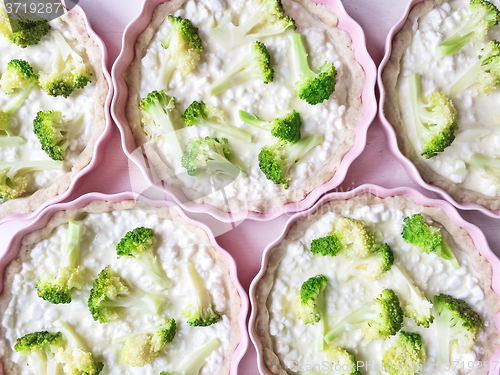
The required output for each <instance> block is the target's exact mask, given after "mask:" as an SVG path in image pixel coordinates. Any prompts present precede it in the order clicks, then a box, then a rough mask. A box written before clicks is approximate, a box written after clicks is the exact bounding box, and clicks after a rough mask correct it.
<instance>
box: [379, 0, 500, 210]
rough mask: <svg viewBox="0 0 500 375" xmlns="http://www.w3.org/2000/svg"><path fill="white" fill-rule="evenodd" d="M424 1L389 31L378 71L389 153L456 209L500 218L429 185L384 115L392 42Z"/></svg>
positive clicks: (382, 118)
mask: <svg viewBox="0 0 500 375" xmlns="http://www.w3.org/2000/svg"><path fill="white" fill-rule="evenodd" d="M422 1H423V0H411V1H410V2H409V3H408V6H407V7H406V10H405V13H404V15H403V17H402V18H401V20H400V21H399V22H398V23H397V24H396V25H394V26H393V27H392V28H391V30H390V31H389V35H387V39H386V42H385V53H384V59H383V60H382V62H381V63H380V66H379V69H378V77H377V81H378V87H379V90H380V102H379V117H380V121H381V122H382V128H383V129H384V132H385V134H386V138H387V142H388V143H389V151H390V152H391V153H392V154H393V155H394V157H395V158H396V159H397V160H398V161H399V162H400V163H401V164H402V166H403V168H404V169H405V171H406V173H407V174H408V176H409V177H410V178H411V179H412V180H413V181H415V182H416V183H417V184H418V185H420V186H422V187H423V188H424V189H427V190H430V191H433V192H435V193H438V194H440V195H441V196H443V198H445V199H446V200H447V201H448V202H451V203H452V204H453V205H454V206H455V207H458V208H460V209H462V210H478V211H481V212H482V213H483V214H485V215H488V216H490V217H493V218H500V210H498V211H491V210H488V209H487V208H485V207H483V206H480V205H479V204H475V203H469V202H467V203H463V202H457V201H456V200H455V199H453V198H452V197H451V196H450V195H449V194H448V193H447V192H446V191H444V190H443V189H441V188H439V187H437V186H433V185H430V184H428V183H427V182H426V181H424V180H423V178H422V176H421V175H420V173H419V171H418V169H417V168H416V167H415V165H414V164H413V163H412V162H411V161H410V160H409V159H408V158H407V157H406V156H404V155H403V154H402V153H401V151H400V150H399V147H398V142H397V138H396V132H395V131H394V128H393V127H392V125H391V124H390V123H389V121H388V120H387V118H386V117H385V115H384V103H385V89H384V84H383V82H382V73H383V72H384V68H385V66H386V65H387V62H388V61H389V58H390V57H391V53H392V40H393V39H394V36H395V35H396V34H397V33H398V31H399V30H401V28H402V27H403V25H404V23H405V22H406V19H407V18H408V15H409V14H410V11H411V10H412V8H413V7H414V6H415V5H416V4H418V3H420V2H422Z"/></svg>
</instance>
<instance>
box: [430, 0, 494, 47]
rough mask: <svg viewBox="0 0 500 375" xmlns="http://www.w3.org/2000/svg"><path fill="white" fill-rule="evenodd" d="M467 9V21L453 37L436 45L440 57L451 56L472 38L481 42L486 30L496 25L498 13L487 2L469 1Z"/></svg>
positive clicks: (483, 0) (479, 0) (480, 0)
mask: <svg viewBox="0 0 500 375" xmlns="http://www.w3.org/2000/svg"><path fill="white" fill-rule="evenodd" d="M469 9H470V13H471V14H470V18H469V21H467V23H466V24H465V25H464V26H462V28H461V29H460V30H459V31H457V33H456V34H455V35H453V36H452V37H451V38H449V39H447V40H445V41H444V42H441V43H439V44H438V45H437V47H436V52H437V53H438V54H439V55H440V56H448V55H453V54H454V53H455V52H457V51H459V50H460V49H461V48H462V47H463V46H465V45H466V44H467V43H469V41H470V39H471V38H472V37H473V36H474V37H476V38H478V39H480V40H483V39H484V38H485V37H486V34H487V33H488V30H489V29H490V28H492V27H493V26H496V25H498V19H499V16H500V12H499V11H498V9H497V7H496V6H495V5H493V4H492V3H490V2H489V1H486V0H471V2H470V3H469Z"/></svg>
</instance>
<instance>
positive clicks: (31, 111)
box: [0, 4, 111, 218]
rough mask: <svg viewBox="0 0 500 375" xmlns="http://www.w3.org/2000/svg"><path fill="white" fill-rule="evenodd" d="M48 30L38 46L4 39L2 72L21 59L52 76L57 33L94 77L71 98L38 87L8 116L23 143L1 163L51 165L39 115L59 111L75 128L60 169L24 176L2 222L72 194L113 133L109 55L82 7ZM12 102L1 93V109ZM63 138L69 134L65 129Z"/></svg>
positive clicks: (0, 42)
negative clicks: (23, 183)
mask: <svg viewBox="0 0 500 375" xmlns="http://www.w3.org/2000/svg"><path fill="white" fill-rule="evenodd" d="M0 7H3V4H0ZM49 25H50V26H51V29H50V30H49V31H48V33H47V34H46V35H44V36H43V37H42V38H41V40H40V41H39V42H38V43H37V44H35V45H28V46H27V47H25V48H21V47H20V46H18V45H16V44H11V43H10V42H9V40H8V38H6V37H4V36H3V35H1V34H0V48H1V49H2V55H1V57H0V71H1V72H2V73H5V70H6V67H7V64H8V63H9V62H10V61H11V60H14V59H19V60H24V61H26V62H28V63H29V64H30V65H31V66H32V68H33V70H34V72H35V73H36V74H38V76H40V74H46V75H48V74H49V72H50V71H51V69H52V60H51V59H52V56H56V52H55V51H57V47H56V41H55V39H54V37H53V35H54V34H55V33H57V34H58V35H60V36H61V37H62V38H64V39H65V41H66V42H67V44H68V46H69V48H70V49H72V50H73V51H74V52H76V53H77V54H78V55H79V56H80V58H81V59H82V61H83V63H84V64H85V67H86V68H88V70H89V71H90V72H91V74H92V75H91V76H90V82H89V83H87V84H86V85H85V87H84V88H80V89H76V90H74V91H73V92H72V93H71V94H70V95H69V96H67V97H64V96H61V95H59V96H51V95H49V94H47V93H46V92H45V90H44V89H43V88H42V87H41V86H38V84H37V85H35V87H34V88H33V89H32V90H31V92H30V94H29V96H28V98H27V99H26V100H25V102H24V103H23V104H22V106H21V107H20V108H19V109H18V110H17V111H16V112H14V113H13V114H12V115H11V116H10V131H11V135H15V136H21V137H22V138H24V139H25V143H24V144H22V145H19V146H16V147H1V149H0V159H1V161H2V162H21V163H22V162H26V165H28V166H29V163H30V161H36V162H52V160H51V157H50V156H49V155H48V153H47V152H46V151H44V150H43V149H42V145H41V142H40V141H39V139H38V137H37V135H36V134H35V133H34V125H33V121H34V120H35V118H36V117H37V113H38V112H40V111H60V112H61V113H62V115H63V120H64V121H67V122H69V123H70V124H71V126H72V127H73V129H72V130H71V131H70V132H68V143H67V145H66V144H65V145H64V146H61V147H64V149H65V155H64V160H63V161H61V162H62V168H58V169H52V170H50V169H46V170H36V171H33V172H29V173H27V174H25V176H24V177H26V189H25V191H24V192H23V193H22V194H21V195H19V196H18V197H16V198H14V199H8V198H10V197H7V196H6V197H3V199H2V198H0V218H3V217H5V216H7V215H10V214H25V213H31V212H33V211H35V210H36V209H37V208H39V207H40V206H41V205H42V204H43V203H44V202H46V201H47V200H49V199H51V198H54V197H55V196H57V195H61V194H63V193H64V192H66V191H68V189H69V188H70V186H71V185H72V183H73V182H74V180H75V179H76V178H77V177H78V176H79V175H80V174H81V173H80V172H81V171H82V170H83V169H84V168H86V167H87V166H89V164H91V161H92V158H93V155H94V151H95V149H96V144H97V142H98V140H99V139H100V138H101V136H102V134H103V133H104V132H105V131H106V129H109V126H108V125H109V123H108V121H107V117H108V113H109V112H108V109H107V106H108V105H109V102H110V101H111V79H110V76H109V73H108V71H107V69H106V59H107V52H106V48H105V46H104V44H103V42H102V40H101V39H100V38H99V36H97V34H95V32H94V31H93V30H92V28H91V27H90V24H89V22H88V19H87V17H86V15H85V13H84V11H83V10H82V9H81V8H80V7H78V6H76V7H74V8H73V9H72V10H71V11H69V12H66V14H64V15H63V16H61V17H58V18H56V19H54V20H51V21H49ZM64 48H66V47H65V46H62V49H63V50H64ZM64 51H65V52H68V51H67V50H64ZM68 61H70V60H69V59H68ZM61 65H62V64H61ZM13 95H14V96H15V95H16V94H13ZM11 101H12V98H11V95H7V94H5V93H4V92H3V91H2V90H0V107H1V108H0V109H2V110H4V109H6V108H7V106H8V105H9V104H10V103H11ZM2 134H3V132H2ZM63 134H66V131H65V130H63ZM60 143H61V145H62V144H63V142H60ZM59 161H60V159H58V160H57V162H59ZM87 170H88V168H87ZM16 176H17V175H16ZM9 177H11V176H9ZM18 182H19V181H16V183H18ZM12 185H15V183H13V184H12ZM11 187H12V186H11ZM4 190H8V189H2V192H3V191H4Z"/></svg>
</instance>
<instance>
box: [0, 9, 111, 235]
mask: <svg viewBox="0 0 500 375" xmlns="http://www.w3.org/2000/svg"><path fill="white" fill-rule="evenodd" d="M72 12H75V13H76V14H78V15H79V16H80V17H81V19H82V20H83V22H84V24H85V28H86V31H87V33H88V36H89V38H90V39H91V40H92V41H93V42H94V43H95V44H96V45H97V47H98V48H99V49H100V52H101V56H102V59H101V65H102V72H103V74H104V79H105V81H106V83H107V85H108V93H107V95H106V98H105V102H104V118H105V123H106V125H105V127H104V128H103V129H100V131H101V133H100V134H99V136H98V138H97V140H96V141H95V144H94V147H93V149H91V150H87V149H85V151H84V152H87V153H88V152H89V151H90V152H91V157H92V158H91V160H90V162H89V163H88V164H87V165H86V166H84V167H83V168H81V170H79V171H77V172H76V173H75V172H73V171H71V172H69V174H71V176H70V177H71V181H70V182H69V183H68V185H67V186H68V187H67V190H66V191H63V192H60V193H59V195H56V194H57V191H52V190H50V191H49V190H48V191H47V192H45V198H46V200H45V201H44V202H43V203H42V204H41V205H39V206H36V205H35V204H34V203H36V202H31V201H28V203H29V204H26V205H24V207H23V208H22V209H21V210H20V209H19V205H18V204H17V203H18V202H16V200H12V201H7V202H6V203H5V204H4V205H10V204H12V203H13V204H14V205H13V206H12V207H11V208H2V209H0V225H1V224H2V223H4V222H5V221H10V220H20V219H22V220H31V219H33V218H35V217H36V216H37V215H38V213H39V212H41V211H42V210H43V209H44V208H45V207H48V206H50V205H52V204H54V203H57V202H62V201H64V200H65V199H67V198H68V197H70V196H71V194H72V193H73V192H74V191H75V190H76V189H77V188H78V185H79V184H78V180H79V179H80V178H81V177H82V176H84V175H86V174H87V173H89V172H91V171H92V170H94V169H96V168H97V167H98V166H99V164H100V162H101V161H100V159H101V158H102V157H103V156H104V155H105V154H106V150H105V149H104V147H102V143H103V142H104V140H105V139H106V138H108V137H109V135H110V134H111V132H112V120H111V114H110V111H109V107H110V104H111V99H112V97H113V84H112V80H111V75H110V74H109V71H108V68H107V63H108V52H107V49H106V45H105V44H104V42H103V41H102V39H101V38H100V37H99V35H97V34H96V32H95V31H94V30H93V29H92V26H91V25H90V22H89V20H88V18H87V15H86V14H85V12H84V11H83V9H82V8H81V7H80V6H78V5H77V6H75V7H74V8H73V9H72V10H71V11H70V13H72ZM90 141H92V139H91V140H90ZM65 176H66V175H65ZM49 186H50V185H49ZM46 188H47V187H45V188H43V190H45V189H46ZM39 191H40V190H39ZM29 198H31V196H29V197H26V198H19V200H21V199H29ZM40 200H41V198H39V200H37V202H39V201H40ZM35 210H36V212H34V211H35ZM7 215H8V216H7Z"/></svg>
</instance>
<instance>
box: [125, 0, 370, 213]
mask: <svg viewBox="0 0 500 375" xmlns="http://www.w3.org/2000/svg"><path fill="white" fill-rule="evenodd" d="M186 1H187V0H172V1H169V2H166V3H163V4H161V5H159V6H158V7H157V8H156V9H155V11H154V14H153V18H152V20H151V23H150V24H149V25H148V27H147V28H146V29H145V30H144V31H143V32H142V34H141V35H140V36H139V37H138V38H137V41H136V43H135V58H134V60H133V61H132V63H131V64H130V66H129V68H128V69H127V72H126V74H125V81H126V83H127V86H128V90H129V91H128V92H129V98H128V105H127V108H126V115H127V120H128V123H129V126H130V128H131V130H132V133H133V135H134V138H135V141H136V144H137V145H140V146H142V147H143V151H144V153H145V154H146V156H147V158H148V161H149V164H150V167H151V168H152V169H153V170H154V173H155V174H156V176H158V178H159V179H163V180H165V181H166V182H167V183H168V185H171V186H174V187H175V188H177V189H180V190H181V191H182V192H183V193H184V195H185V196H186V197H187V198H188V199H189V200H191V201H194V202H196V203H200V204H209V205H212V206H215V207H216V208H218V209H221V210H224V211H230V212H239V211H246V210H250V211H255V212H259V213H265V212H269V211H271V210H272V209H273V208H276V207H281V206H284V205H285V204H287V203H291V202H299V201H301V200H303V199H304V198H305V197H306V196H307V195H308V194H309V193H310V192H311V191H312V190H313V189H314V188H316V187H318V186H320V185H322V184H324V183H326V182H327V181H329V180H331V179H332V177H333V176H334V174H335V172H336V171H337V168H338V167H339V165H340V163H341V161H342V158H343V157H344V155H345V154H346V153H347V152H349V150H350V149H351V148H352V146H353V145H354V140H355V134H356V128H357V126H358V123H359V122H360V120H361V119H362V118H363V114H364V109H363V104H362V101H361V95H362V91H363V88H364V85H365V73H364V71H363V69H362V68H361V66H360V65H359V63H358V62H357V61H356V59H355V56H354V49H353V45H352V40H351V37H350V36H349V34H347V33H346V32H344V31H342V30H340V29H338V28H337V24H338V19H337V16H336V15H335V14H334V13H332V11H331V9H330V8H329V7H328V6H326V5H322V4H316V3H314V2H312V1H310V0H295V2H296V3H298V4H300V5H302V6H303V7H305V8H306V9H307V11H308V12H309V13H310V14H311V15H312V16H313V17H314V18H316V19H318V20H319V21H321V22H322V23H324V24H325V25H326V26H327V27H328V30H329V33H330V36H331V38H332V40H333V42H334V43H335V45H336V47H337V48H338V49H339V51H340V52H341V54H342V57H343V58H344V61H345V63H344V64H343V69H342V70H341V71H338V72H337V74H338V76H337V80H339V79H344V80H349V81H348V82H349V84H348V85H347V86H348V87H349V91H348V97H347V103H342V104H344V105H345V106H346V112H345V123H346V127H347V128H346V130H345V132H344V134H343V137H344V139H343V142H342V143H341V144H340V145H339V147H338V149H337V150H336V152H335V154H334V155H332V156H331V158H330V159H329V161H328V163H325V165H323V166H322V167H321V168H320V169H319V170H318V171H316V173H315V174H314V176H312V177H311V178H310V179H309V180H308V181H307V182H306V183H305V184H303V185H302V186H300V187H296V188H293V189H292V188H290V189H288V190H283V191H281V193H280V194H279V195H276V196H268V197H266V198H265V199H260V200H252V201H241V200H238V199H236V198H230V199H229V201H228V202H226V200H223V199H222V196H221V194H218V196H217V197H210V196H201V197H200V193H198V192H196V191H194V190H192V189H189V188H187V187H185V186H184V184H183V183H182V182H181V181H180V180H178V179H176V178H169V177H168V176H171V175H172V173H171V170H170V167H169V166H168V165H167V164H166V163H165V162H164V160H163V158H162V156H161V153H159V152H158V151H157V150H156V147H155V146H154V145H152V144H151V143H149V144H147V142H148V141H150V139H149V138H148V137H147V136H146V134H145V133H144V131H143V130H142V128H141V116H142V115H141V110H140V108H139V103H140V100H141V98H140V94H139V91H140V82H141V67H142V64H141V60H142V58H143V57H144V56H145V55H146V53H147V49H148V47H149V45H150V43H151V41H152V39H153V37H154V36H155V34H156V32H157V30H158V28H159V27H160V25H161V24H162V23H163V21H164V20H165V18H166V17H167V15H169V14H172V13H174V12H175V11H176V10H178V9H179V8H181V7H182V6H183V4H184V3H185V2H186ZM283 7H284V8H285V11H286V8H287V3H286V2H283ZM346 67H348V69H345V68H346ZM339 77H341V78H339ZM227 203H229V206H228V205H227Z"/></svg>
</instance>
